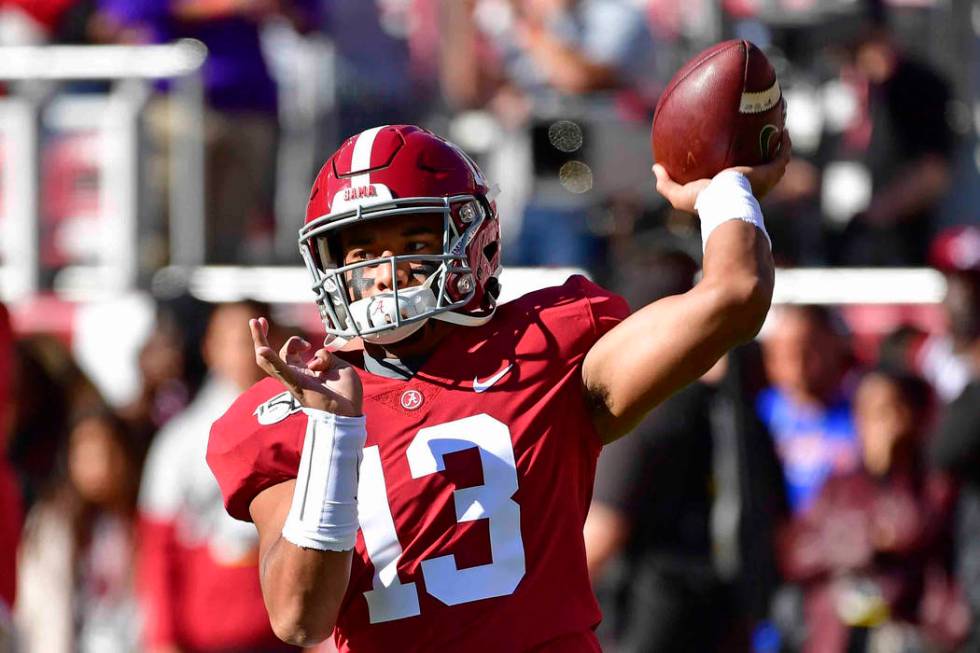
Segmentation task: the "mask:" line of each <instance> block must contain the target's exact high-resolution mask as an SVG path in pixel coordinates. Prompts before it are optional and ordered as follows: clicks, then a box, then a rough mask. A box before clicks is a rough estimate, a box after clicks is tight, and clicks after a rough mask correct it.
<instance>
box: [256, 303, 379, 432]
mask: <svg viewBox="0 0 980 653" xmlns="http://www.w3.org/2000/svg"><path fill="white" fill-rule="evenodd" d="M248 328H249V330H250V331H251V333H252V343H253V345H254V346H255V362H256V363H257V364H258V366H259V367H260V368H262V371H263V372H265V373H266V374H268V375H269V376H271V377H273V378H275V379H278V380H279V382H280V383H282V384H283V386H285V388H286V389H287V390H288V391H289V393H290V394H291V395H293V397H295V398H296V400H297V401H299V402H300V403H301V404H302V405H304V406H306V407H308V408H315V409H317V410H325V411H327V412H329V413H333V414H334V415H343V416H346V417H358V416H360V415H362V414H363V413H362V409H361V404H362V395H363V389H362V387H361V379H360V377H358V376H357V372H356V371H355V370H354V368H353V367H352V366H351V365H350V363H348V362H347V361H345V360H343V359H342V358H339V357H338V356H336V355H334V354H332V353H331V352H330V351H328V350H327V349H326V348H321V349H319V350H317V351H316V353H314V354H313V358H311V359H310V361H309V362H308V363H306V364H305V365H304V364H303V361H302V359H301V358H300V354H301V353H303V352H305V351H308V350H309V349H310V347H311V345H310V343H308V342H306V341H305V340H303V339H302V338H299V337H297V336H293V337H291V338H290V339H289V340H287V341H286V344H284V345H283V346H282V349H280V350H279V352H278V353H277V352H276V351H275V350H274V349H273V348H272V347H271V346H269V322H268V320H266V319H265V318H264V317H260V318H258V319H255V320H249V321H248Z"/></svg>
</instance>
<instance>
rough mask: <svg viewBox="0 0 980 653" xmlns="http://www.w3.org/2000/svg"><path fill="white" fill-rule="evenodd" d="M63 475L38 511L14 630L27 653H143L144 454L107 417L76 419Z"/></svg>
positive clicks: (24, 556)
mask: <svg viewBox="0 0 980 653" xmlns="http://www.w3.org/2000/svg"><path fill="white" fill-rule="evenodd" d="M59 457H60V459H61V460H60V461H59V462H60V464H61V466H62V469H60V470H59V474H58V476H57V477H56V479H57V480H56V481H55V482H54V485H53V487H52V488H51V489H50V492H49V493H48V494H47V495H46V496H44V497H43V498H42V499H41V500H39V501H38V502H37V503H36V504H35V506H34V508H33V509H32V510H31V512H30V515H29V517H28V522H27V526H26V528H25V531H24V540H23V542H22V544H21V548H20V557H19V572H20V577H19V585H20V592H19V598H18V601H17V609H16V621H17V626H18V629H19V631H20V636H21V637H22V639H23V645H24V651H25V652H26V653H34V652H36V653H70V652H72V651H79V652H82V653H89V652H91V653H99V652H101V651H114V652H116V651H118V652H119V653H126V652H127V651H138V650H139V613H138V608H137V603H136V598H135V593H134V591H133V577H132V574H133V558H134V556H133V547H134V543H135V540H134V532H133V531H134V513H135V507H136V494H137V488H138V484H139V472H140V463H141V461H140V458H139V447H138V445H137V443H135V442H134V441H133V439H132V437H131V436H130V434H129V433H128V432H127V431H126V428H125V425H124V424H123V423H122V422H121V421H120V420H119V419H118V418H117V417H116V416H115V415H114V414H112V413H110V412H107V411H102V412H95V413H88V414H87V415H84V416H81V417H80V418H78V419H77V420H75V422H74V425H73V427H72V429H71V433H70V435H69V438H68V442H67V447H65V448H63V449H62V450H61V451H60V452H59Z"/></svg>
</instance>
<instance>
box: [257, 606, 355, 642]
mask: <svg viewBox="0 0 980 653" xmlns="http://www.w3.org/2000/svg"><path fill="white" fill-rule="evenodd" d="M279 599H280V600H279V601H276V602H274V603H270V602H269V601H268V600H267V601H266V607H267V608H268V610H269V622H270V624H271V625H272V632H274V633H275V634H276V637H278V638H279V639H281V640H282V641H284V642H286V643H287V644H292V645H293V646H301V647H304V648H305V647H309V646H315V645H317V644H319V643H320V642H322V641H324V640H325V639H327V638H328V637H330V634H331V633H332V632H333V627H334V624H335V623H336V621H337V614H338V612H339V610H340V597H338V598H337V600H333V599H327V600H324V597H323V596H320V597H319V598H317V599H314V598H313V596H312V595H311V594H307V593H305V592H297V593H293V594H291V595H289V596H280V597H279Z"/></svg>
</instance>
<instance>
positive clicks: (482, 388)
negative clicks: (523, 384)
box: [473, 363, 514, 392]
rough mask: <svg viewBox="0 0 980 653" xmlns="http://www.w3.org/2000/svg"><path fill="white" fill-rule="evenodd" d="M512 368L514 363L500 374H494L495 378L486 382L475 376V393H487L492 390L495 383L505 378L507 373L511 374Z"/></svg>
mask: <svg viewBox="0 0 980 653" xmlns="http://www.w3.org/2000/svg"><path fill="white" fill-rule="evenodd" d="M512 367H514V364H513V363H511V364H510V365H508V366H507V367H505V368H504V369H502V370H500V371H499V372H497V373H496V374H494V375H493V376H491V377H490V378H489V379H487V380H486V381H481V380H480V379H479V378H477V377H475V376H474V377H473V392H486V391H487V390H489V389H490V387H491V386H492V385H493V384H494V383H496V382H497V381H499V380H500V379H502V378H504V375H505V374H507V372H510V368H512Z"/></svg>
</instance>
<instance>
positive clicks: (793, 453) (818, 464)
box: [756, 388, 861, 513]
mask: <svg viewBox="0 0 980 653" xmlns="http://www.w3.org/2000/svg"><path fill="white" fill-rule="evenodd" d="M756 410H757V411H758V413H759V418H760V419H761V420H762V421H763V422H764V423H765V425H766V426H767V427H768V428H769V431H770V433H771V434H772V437H773V439H774V440H775V442H776V452H777V453H778V454H779V459H780V461H781V462H782V464H783V476H784V478H785V480H786V494H787V497H788V499H789V503H790V508H791V509H792V511H793V512H794V513H800V512H801V511H803V510H806V508H807V507H809V505H810V504H811V503H812V502H813V500H814V499H816V498H817V495H818V494H819V493H820V488H822V487H823V484H824V482H825V481H826V480H827V478H828V477H830V476H831V475H832V474H838V473H846V472H850V471H853V470H854V469H856V468H857V466H858V465H859V464H860V459H861V458H860V450H859V446H858V441H857V435H856V433H855V430H854V420H853V418H852V414H851V402H850V399H848V398H846V397H844V396H841V397H840V398H838V399H837V400H836V401H834V402H833V403H831V405H829V406H827V407H826V408H823V409H814V408H812V407H809V406H800V405H797V404H796V403H795V402H794V401H793V400H792V399H790V398H789V397H788V396H787V395H786V394H785V393H783V392H781V391H780V390H778V389H776V388H768V389H766V390H763V391H762V392H761V393H760V394H759V397H758V399H757V400H756Z"/></svg>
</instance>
